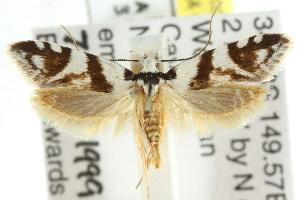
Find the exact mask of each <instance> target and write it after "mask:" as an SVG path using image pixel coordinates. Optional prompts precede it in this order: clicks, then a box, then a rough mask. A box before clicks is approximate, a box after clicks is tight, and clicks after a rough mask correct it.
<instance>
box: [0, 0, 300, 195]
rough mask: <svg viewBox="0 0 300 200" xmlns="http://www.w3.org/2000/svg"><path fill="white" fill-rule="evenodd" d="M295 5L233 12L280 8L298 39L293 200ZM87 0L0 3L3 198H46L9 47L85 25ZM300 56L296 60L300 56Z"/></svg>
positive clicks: (36, 143) (251, 4)
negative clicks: (41, 30)
mask: <svg viewBox="0 0 300 200" xmlns="http://www.w3.org/2000/svg"><path fill="white" fill-rule="evenodd" d="M298 8H299V1H297V0H285V1H280V0H264V1H262V0H251V1H249V0H236V1H235V5H234V11H235V12H249V11H263V10H272V9H279V10H280V11H281V15H282V30H283V32H284V33H287V34H289V35H290V36H291V37H292V38H293V40H294V48H293V50H292V52H290V54H289V55H288V57H287V59H286V61H285V72H286V81H287V84H286V85H287V88H286V89H287V100H288V109H289V110H288V111H289V112H288V114H289V124H288V125H289V128H290V138H291V154H292V166H293V177H294V188H295V192H294V194H295V195H294V196H295V200H297V199H300V191H299V190H297V188H298V187H299V185H300V171H299V170H297V169H300V156H299V152H300V134H299V133H298V132H299V131H298V126H299V122H298V121H299V120H298V119H299V111H300V103H299V102H300V98H299V96H300V95H299V88H298V85H299V79H300V66H298V65H300V64H299V60H300V54H299V52H300V51H299V50H300V45H299V39H300V29H299V19H300V12H299V10H298ZM87 22H88V18H87V9H86V6H85V1H84V0H59V1H58V0H43V1H41V0H26V1H25V0H24V1H22V0H0V36H1V38H0V76H1V77H0V134H1V137H0V199H30V200H41V199H47V190H46V188H47V186H46V179H45V178H46V177H45V173H46V172H45V166H44V158H43V157H44V149H43V144H42V136H41V134H40V133H41V131H40V129H39V127H36V124H37V123H38V122H39V119H38V117H37V116H36V115H35V114H34V113H33V111H32V110H31V107H30V102H29V96H30V92H31V90H32V88H31V87H30V86H28V85H27V84H25V83H24V81H23V80H22V78H20V76H18V75H17V74H16V71H15V70H14V68H13V67H12V65H11V64H10V63H9V61H8V60H7V57H6V54H5V51H6V44H7V43H11V42H14V41H20V40H27V39H32V38H31V29H32V28H36V27H49V26H55V27H56V26H58V25H60V24H63V25H76V24H86V23H87ZM297 55H298V56H297Z"/></svg>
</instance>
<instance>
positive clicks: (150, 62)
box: [139, 53, 159, 73]
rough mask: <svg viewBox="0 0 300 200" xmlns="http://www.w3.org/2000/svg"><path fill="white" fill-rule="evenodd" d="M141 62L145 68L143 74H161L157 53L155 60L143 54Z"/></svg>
mask: <svg viewBox="0 0 300 200" xmlns="http://www.w3.org/2000/svg"><path fill="white" fill-rule="evenodd" d="M139 62H140V63H141V65H142V67H143V69H142V71H143V72H153V73H155V72H159V69H158V67H159V61H158V54H157V53H156V55H155V57H154V58H151V57H148V55H147V54H145V53H143V59H141V60H140V61H139Z"/></svg>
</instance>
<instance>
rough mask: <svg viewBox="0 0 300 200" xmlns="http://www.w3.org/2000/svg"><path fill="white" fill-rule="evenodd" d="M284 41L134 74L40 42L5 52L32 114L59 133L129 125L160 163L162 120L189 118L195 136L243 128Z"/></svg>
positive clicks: (270, 38) (258, 107)
mask: <svg viewBox="0 0 300 200" xmlns="http://www.w3.org/2000/svg"><path fill="white" fill-rule="evenodd" d="M289 46H290V39H289V38H288V37H286V36H285V35H283V34H260V35H255V36H252V37H250V38H248V39H245V40H241V41H237V42H234V43H230V44H227V45H223V46H221V47H219V48H216V49H212V50H208V51H206V52H204V53H201V54H198V55H196V56H193V57H191V58H188V59H184V61H183V62H181V63H180V64H178V65H177V66H175V67H174V68H171V69H170V70H169V71H168V72H166V73H163V72H160V71H159V69H158V66H159V64H160V62H167V61H168V60H161V58H159V57H158V56H156V57H154V58H151V57H147V56H146V55H145V56H144V58H143V59H141V60H138V61H137V62H139V63H140V64H141V66H142V67H143V68H142V70H141V71H140V72H139V73H137V74H135V73H133V72H132V71H130V70H129V69H126V68H124V67H122V66H121V65H119V64H118V63H116V62H114V61H111V60H109V59H105V58H102V57H98V56H95V55H92V54H89V53H85V52H82V51H78V50H74V49H70V48H67V47H62V46H59V45H58V44H55V43H50V42H43V41H21V42H17V43H14V44H11V45H10V47H9V55H10V56H11V58H12V59H13V60H14V61H15V62H16V64H17V66H18V67H19V69H20V71H21V72H22V73H23V74H24V75H25V77H26V79H27V80H28V81H29V82H30V83H32V84H33V85H35V86H37V87H38V89H37V90H35V93H34V95H33V97H32V102H33V105H34V108H35V110H36V111H37V112H38V114H39V115H40V116H41V117H42V118H43V119H44V120H45V121H46V122H48V123H49V124H52V125H54V126H55V127H57V128H58V129H60V130H63V131H72V132H79V133H81V134H82V136H92V135H95V134H96V133H97V132H99V131H100V132H101V130H102V129H103V127H105V126H107V125H109V124H110V122H111V121H113V120H117V121H118V123H117V125H116V128H117V129H120V127H122V126H123V125H124V123H132V124H134V128H135V131H136V133H139V134H140V135H143V136H144V137H145V138H146V141H147V145H148V146H147V147H148V149H149V152H150V154H149V156H148V158H147V159H149V160H150V161H149V162H150V163H152V164H153V165H155V167H156V168H159V166H160V162H161V161H160V151H159V149H160V143H161V140H162V138H163V135H164V132H165V127H166V123H168V122H169V123H174V124H177V123H178V124H182V125H184V123H186V122H187V121H192V122H193V123H194V124H195V126H196V127H197V129H198V131H199V133H200V135H201V136H202V137H208V136H210V135H211V134H212V133H214V132H216V131H218V130H232V129H236V128H238V127H242V126H244V125H246V124H247V123H248V122H249V120H251V119H253V117H255V116H256V115H257V114H259V113H261V112H262V111H263V109H264V108H265V106H266V105H267V101H266V100H267V96H268V94H269V87H268V86H266V85H262V84H261V83H262V82H266V81H270V80H271V79H273V78H274V75H276V74H277V73H278V71H279V70H280V63H281V61H282V60H283V57H284V55H285V53H286V51H287V50H288V48H289Z"/></svg>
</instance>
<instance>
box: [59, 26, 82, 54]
mask: <svg viewBox="0 0 300 200" xmlns="http://www.w3.org/2000/svg"><path fill="white" fill-rule="evenodd" d="M60 26H61V27H62V28H63V29H65V31H67V33H68V35H69V36H70V38H71V39H72V41H73V43H74V45H75V47H76V49H77V50H78V51H80V50H79V49H78V45H77V42H76V40H75V39H74V38H73V36H72V35H71V33H70V32H69V31H68V29H67V28H66V27H64V26H63V25H60Z"/></svg>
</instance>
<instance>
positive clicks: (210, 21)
mask: <svg viewBox="0 0 300 200" xmlns="http://www.w3.org/2000/svg"><path fill="white" fill-rule="evenodd" d="M221 4H222V2H220V3H219V4H218V5H217V7H216V8H215V10H214V12H213V14H212V15H211V17H210V20H209V34H208V40H207V42H206V44H205V46H204V47H203V48H202V49H201V50H200V51H199V52H198V53H196V54H195V55H193V56H191V57H188V58H180V59H174V60H161V62H171V61H185V60H190V59H193V58H195V57H196V56H199V55H200V54H201V53H202V52H203V51H204V50H205V49H206V47H207V46H208V45H209V43H210V40H211V34H212V20H213V18H214V16H215V14H216V12H217V10H218V8H219V6H220V5H221Z"/></svg>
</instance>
